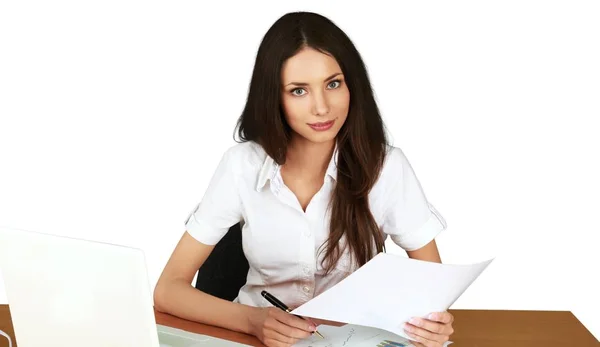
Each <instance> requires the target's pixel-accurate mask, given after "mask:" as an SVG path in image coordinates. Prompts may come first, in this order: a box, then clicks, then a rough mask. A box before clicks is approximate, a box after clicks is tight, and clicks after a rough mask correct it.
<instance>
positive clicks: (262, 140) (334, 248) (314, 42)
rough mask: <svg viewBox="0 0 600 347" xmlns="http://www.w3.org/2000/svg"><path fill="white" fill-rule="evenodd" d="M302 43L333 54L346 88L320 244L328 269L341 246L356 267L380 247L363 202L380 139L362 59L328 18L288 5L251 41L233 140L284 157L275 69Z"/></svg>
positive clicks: (376, 169)
mask: <svg viewBox="0 0 600 347" xmlns="http://www.w3.org/2000/svg"><path fill="white" fill-rule="evenodd" d="M304 47H311V48H313V49H316V50H319V51H320V52H323V53H325V54H328V55H330V56H332V57H334V58H335V59H336V61H337V63H338V64H339V65H340V67H341V69H342V73H343V74H344V77H345V81H346V84H347V86H348V89H349V91H350V106H349V110H348V117H347V118H346V121H345V123H344V125H343V126H342V128H341V129H340V131H339V133H338V135H337V138H336V141H337V146H338V157H337V158H336V159H337V160H336V164H337V182H336V185H335V189H334V190H333V194H332V197H331V200H330V205H329V207H330V209H331V221H330V234H329V237H328V239H327V241H326V242H325V244H324V245H323V246H324V247H323V248H322V249H321V251H324V252H325V254H324V257H323V261H324V264H323V265H324V267H325V269H326V271H327V272H329V271H331V270H332V268H333V267H334V266H335V264H336V263H337V262H338V260H339V258H340V256H341V254H342V252H343V251H345V247H349V248H350V254H351V255H352V257H353V261H354V262H355V264H357V265H359V266H362V265H363V264H365V263H366V262H367V261H369V260H370V259H371V258H372V257H373V256H375V255H376V253H378V252H381V251H382V250H383V249H384V238H383V234H382V233H381V231H380V230H379V227H378V225H377V223H376V222H375V219H374V218H373V215H372V214H371V210H370V208H369V192H370V190H371V188H372V187H373V185H374V184H375V182H376V181H377V179H378V177H379V174H380V172H381V168H382V166H383V163H384V160H385V154H386V149H387V139H386V135H385V128H384V124H383V121H382V119H381V115H380V113H379V110H378V107H377V103H376V101H375V98H374V97H373V90H372V88H371V84H370V82H369V77H368V74H367V69H366V67H365V65H364V63H363V61H362V58H361V57H360V54H359V53H358V51H357V50H356V48H355V46H354V44H353V43H352V42H351V40H350V39H349V38H348V36H347V35H346V34H345V33H344V32H343V31H342V30H341V29H340V28H338V27H337V26H336V25H335V24H334V23H333V22H332V21H331V20H329V19H328V18H326V17H324V16H322V15H319V14H316V13H311V12H293V13H288V14H285V15H283V16H282V17H281V18H279V19H278V20H277V21H276V22H275V23H274V24H273V25H272V26H271V28H269V30H268V31H267V33H266V34H265V36H264V38H263V40H262V42H261V44H260V46H259V48H258V53H257V56H256V62H255V65H254V70H253V73H252V78H251V81H250V86H249V91H248V99H247V101H246V105H245V107H244V110H243V112H242V115H241V116H240V118H239V119H238V123H237V135H238V137H239V139H240V141H238V142H245V141H254V142H256V143H258V144H260V145H261V146H262V147H263V148H264V150H265V152H266V153H267V155H269V156H271V157H272V158H273V159H274V160H275V162H276V163H278V164H280V165H283V164H284V163H285V158H286V153H287V146H288V143H289V141H290V139H291V131H292V130H291V128H290V127H289V125H288V124H287V123H286V121H285V117H284V113H283V110H282V105H281V95H280V91H281V69H282V65H283V63H284V62H285V60H286V59H288V58H290V57H292V56H293V55H295V54H296V53H297V52H298V51H299V50H300V49H302V48H304ZM236 141H237V140H236ZM344 238H345V241H346V242H345V243H344V242H342V241H343V239H344Z"/></svg>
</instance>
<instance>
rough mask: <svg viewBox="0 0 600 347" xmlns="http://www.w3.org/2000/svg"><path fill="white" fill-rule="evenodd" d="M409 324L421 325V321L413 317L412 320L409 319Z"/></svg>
mask: <svg viewBox="0 0 600 347" xmlns="http://www.w3.org/2000/svg"><path fill="white" fill-rule="evenodd" d="M409 322H410V324H413V325H416V326H419V325H421V320H420V319H419V318H415V317H413V318H411V319H410V320H409Z"/></svg>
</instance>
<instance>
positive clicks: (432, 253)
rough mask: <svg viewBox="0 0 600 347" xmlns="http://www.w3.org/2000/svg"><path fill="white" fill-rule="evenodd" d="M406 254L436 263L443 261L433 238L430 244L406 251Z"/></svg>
mask: <svg viewBox="0 0 600 347" xmlns="http://www.w3.org/2000/svg"><path fill="white" fill-rule="evenodd" d="M406 254H408V257H409V258H411V259H418V260H424V261H430V262H434V263H441V262H442V259H441V258H440V253H439V252H438V248H437V244H436V243H435V240H431V241H430V242H429V243H428V244H426V245H425V246H423V247H421V248H419V249H415V250H412V251H406Z"/></svg>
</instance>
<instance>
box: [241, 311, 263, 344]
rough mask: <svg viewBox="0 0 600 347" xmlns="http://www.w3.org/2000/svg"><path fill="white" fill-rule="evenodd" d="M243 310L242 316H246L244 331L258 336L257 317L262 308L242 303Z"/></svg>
mask: <svg viewBox="0 0 600 347" xmlns="http://www.w3.org/2000/svg"><path fill="white" fill-rule="evenodd" d="M242 310H243V314H242V317H244V324H243V328H242V330H243V331H242V332H244V333H246V334H248V335H254V336H256V332H255V330H256V328H255V327H256V317H258V316H259V314H260V310H261V309H260V308H259V307H254V306H247V305H242Z"/></svg>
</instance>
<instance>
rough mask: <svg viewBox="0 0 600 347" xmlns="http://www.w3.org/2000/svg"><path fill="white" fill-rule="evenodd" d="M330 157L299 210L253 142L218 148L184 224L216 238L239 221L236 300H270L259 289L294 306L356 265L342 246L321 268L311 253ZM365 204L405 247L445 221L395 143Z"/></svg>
mask: <svg viewBox="0 0 600 347" xmlns="http://www.w3.org/2000/svg"><path fill="white" fill-rule="evenodd" d="M336 150H337V149H336ZM336 159H337V155H336V152H334V155H333V156H332V158H331V161H330V163H329V167H328V169H327V173H326V175H325V177H324V184H323V186H322V187H321V189H320V190H319V191H318V192H317V193H316V194H315V196H314V197H313V198H312V200H311V201H310V203H309V205H308V206H307V208H306V212H304V211H303V210H302V207H301V206H300V203H299V202H298V199H297V198H296V196H295V195H294V193H293V192H292V191H291V190H290V189H289V188H287V187H286V185H285V184H284V182H283V179H282V178H281V174H280V170H279V169H280V167H279V165H277V164H276V163H275V161H274V160H273V159H272V158H271V157H269V156H268V155H267V154H266V152H265V151H264V150H263V149H262V147H261V146H260V145H258V144H256V143H254V142H245V143H240V144H236V145H234V146H233V147H231V148H229V149H228V150H227V151H226V152H225V154H224V155H223V157H222V159H221V161H220V163H219V165H218V166H217V169H216V171H215V172H214V174H213V176H212V179H211V181H210V184H209V186H208V188H207V190H206V192H205V193H204V196H203V198H202V200H201V202H200V203H199V204H198V205H197V206H196V208H195V209H194V211H193V212H192V213H191V214H190V215H189V217H188V219H187V221H186V223H185V225H186V230H187V232H188V233H189V234H190V235H191V236H192V237H194V238H195V239H196V240H198V241H200V242H202V243H204V244H207V245H215V244H216V243H217V242H219V240H220V239H221V238H222V237H223V236H224V235H225V234H226V233H227V231H228V230H229V228H230V227H231V226H233V225H234V224H236V223H238V222H241V223H242V245H243V250H244V254H245V256H246V258H247V259H248V263H249V266H250V269H249V271H248V276H247V281H246V284H245V285H244V286H243V287H242V288H241V289H240V292H239V294H238V297H237V298H236V299H235V300H234V301H235V302H239V303H242V304H246V305H251V306H263V307H264V306H271V304H269V303H268V302H267V301H266V300H265V299H264V298H263V297H262V296H261V294H260V293H261V291H262V290H266V291H268V292H270V293H271V294H273V295H274V296H275V297H277V298H278V299H280V300H281V301H283V302H284V303H285V304H287V305H288V306H290V307H292V308H295V307H298V306H300V305H301V304H303V303H305V302H306V301H308V300H310V299H311V298H313V297H314V296H317V295H319V294H320V293H322V292H323V291H325V290H327V289H328V288H330V287H332V286H334V285H335V284H337V283H338V282H340V281H341V280H342V279H344V278H345V277H346V276H348V275H349V274H350V273H351V272H353V271H354V270H356V268H355V266H353V265H352V264H351V262H350V259H351V258H350V255H349V253H348V251H346V252H345V254H344V255H342V257H341V258H340V261H339V262H338V264H337V266H336V267H335V268H334V270H332V271H331V272H330V273H329V274H327V275H325V272H324V269H323V268H322V266H321V259H322V255H323V253H324V252H320V254H319V252H318V251H319V247H321V245H322V244H323V243H324V242H325V241H326V240H327V237H328V235H329V229H328V227H329V219H330V213H329V209H327V205H328V203H329V197H330V194H331V192H332V189H333V188H334V185H335V180H336V173H337V169H336V165H335V161H336ZM369 204H370V208H371V212H372V214H373V217H374V218H375V221H376V222H377V224H378V225H379V227H380V230H381V231H382V232H383V233H384V238H385V237H387V235H390V236H391V238H392V240H393V241H394V243H396V244H397V245H399V246H400V247H402V248H403V249H405V250H408V251H410V250H415V249H418V248H421V247H422V246H424V245H426V244H427V243H429V242H430V241H431V240H433V239H434V238H435V237H436V235H438V233H440V232H441V231H443V230H444V229H446V222H445V220H444V219H443V217H442V216H441V215H440V214H439V213H438V212H437V211H436V210H435V208H434V207H433V206H432V205H431V204H429V203H428V201H427V199H426V197H425V195H424V194H423V190H422V189H421V185H420V183H419V181H418V180H417V177H416V176H415V174H414V171H413V169H412V167H411V165H410V164H409V162H408V160H407V159H406V157H405V156H404V154H403V152H402V151H401V150H400V149H399V148H397V147H391V146H390V147H388V155H387V157H386V161H385V164H384V166H383V169H382V172H381V175H380V177H379V179H378V181H377V182H376V184H375V185H374V187H373V188H372V190H371V192H370V193H369Z"/></svg>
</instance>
